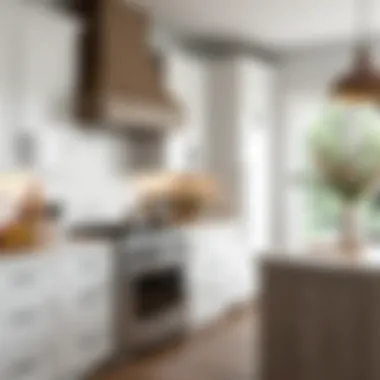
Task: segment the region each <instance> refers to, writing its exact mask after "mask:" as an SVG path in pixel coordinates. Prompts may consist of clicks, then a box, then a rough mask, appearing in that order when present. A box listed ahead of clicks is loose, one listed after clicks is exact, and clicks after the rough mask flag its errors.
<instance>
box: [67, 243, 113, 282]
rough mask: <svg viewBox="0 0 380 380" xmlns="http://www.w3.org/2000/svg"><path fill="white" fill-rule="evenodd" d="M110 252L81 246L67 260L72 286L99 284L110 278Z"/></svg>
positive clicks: (100, 248) (105, 248)
mask: <svg viewBox="0 0 380 380" xmlns="http://www.w3.org/2000/svg"><path fill="white" fill-rule="evenodd" d="M110 255H111V251H110V249H108V248H107V247H103V246H100V247H98V246H96V245H94V246H92V245H89V246H83V247H82V248H78V249H77V251H76V252H75V253H70V255H69V257H68V259H67V270H68V275H69V276H70V279H71V280H72V285H73V286H82V285H88V284H96V283H101V282H104V281H106V280H110V278H111V256H110Z"/></svg>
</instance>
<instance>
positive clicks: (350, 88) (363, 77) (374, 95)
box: [331, 46, 380, 103]
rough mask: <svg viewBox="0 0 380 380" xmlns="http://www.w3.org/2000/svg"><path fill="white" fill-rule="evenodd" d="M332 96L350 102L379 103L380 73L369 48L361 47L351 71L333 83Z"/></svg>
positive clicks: (358, 49)
mask: <svg viewBox="0 0 380 380" xmlns="http://www.w3.org/2000/svg"><path fill="white" fill-rule="evenodd" d="M331 92H332V95H333V97H335V98H339V99H342V100H345V101H348V102H354V103H356V102H377V101H378V100H379V99H380V73H379V72H378V71H377V70H376V68H375V65H374V63H373V60H372V56H371V51H370V48H369V47H368V46H359V47H358V48H357V51H356V57H355V59H354V64H353V67H352V68H351V70H350V71H349V72H348V73H346V74H345V75H343V76H342V77H341V78H338V80H337V81H336V82H335V83H333V85H332V89H331Z"/></svg>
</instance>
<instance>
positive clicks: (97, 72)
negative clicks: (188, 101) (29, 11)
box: [71, 0, 180, 129]
mask: <svg viewBox="0 0 380 380" xmlns="http://www.w3.org/2000/svg"><path fill="white" fill-rule="evenodd" d="M71 11H73V12H76V14H77V15H79V16H80V17H82V18H83V20H84V23H85V27H84V32H83V36H82V41H81V70H80V76H79V80H80V86H79V92H78V113H79V116H80V117H81V118H82V119H85V120H88V121H96V122H105V123H107V124H111V125H116V126H121V127H123V128H128V127H133V128H136V127H140V126H143V127H145V128H146V127H149V128H155V129H157V128H158V129H162V128H168V127H170V126H173V125H176V124H178V122H179V120H180V112H179V107H178V105H177V103H176V102H175V101H174V99H173V97H172V96H171V94H169V92H168V90H167V89H166V88H165V85H164V83H163V72H162V70H161V62H160V59H159V57H158V56H157V55H156V54H155V53H154V51H152V48H151V46H150V44H149V26H150V25H149V17H148V15H147V14H146V13H145V12H144V11H143V10H142V9H140V8H137V7H136V6H134V5H132V4H131V3H129V2H128V1H126V0H87V1H86V0H78V1H73V2H72V7H71Z"/></svg>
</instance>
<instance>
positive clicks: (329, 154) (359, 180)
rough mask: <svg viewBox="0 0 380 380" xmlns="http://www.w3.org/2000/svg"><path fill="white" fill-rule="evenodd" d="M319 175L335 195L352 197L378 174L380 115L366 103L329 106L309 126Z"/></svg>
mask: <svg viewBox="0 0 380 380" xmlns="http://www.w3.org/2000/svg"><path fill="white" fill-rule="evenodd" d="M309 141H310V147H311V153H312V156H313V158H314V161H315V164H316V168H317V172H318V174H319V177H320V178H319V179H320V180H322V182H323V183H324V184H326V185H327V186H328V187H329V188H331V190H333V191H334V192H335V193H336V194H337V195H338V196H339V197H342V198H343V199H345V200H346V201H355V200H358V198H360V197H361V196H363V195H364V194H365V193H366V192H367V191H369V190H370V189H372V188H373V186H374V185H376V184H377V181H378V178H379V174H380V117H379V115H378V113H377V112H376V110H374V109H373V108H370V107H360V108H348V107H344V106H332V107H330V108H329V109H328V110H327V111H326V112H325V113H324V114H323V115H322V117H321V119H320V120H319V121H318V122H317V123H316V125H315V126H314V127H313V128H312V129H311V133H310V136H309Z"/></svg>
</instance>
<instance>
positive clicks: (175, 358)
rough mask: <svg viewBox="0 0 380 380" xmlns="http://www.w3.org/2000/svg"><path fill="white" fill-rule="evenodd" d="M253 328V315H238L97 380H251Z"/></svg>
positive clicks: (250, 313) (246, 313) (244, 313)
mask: <svg viewBox="0 0 380 380" xmlns="http://www.w3.org/2000/svg"><path fill="white" fill-rule="evenodd" d="M253 324H254V316H253V313H252V312H250V311H245V312H243V313H239V314H238V315H237V316H234V317H231V318H230V319H229V320H228V321H225V322H222V323H219V324H218V326H215V327H213V328H210V329H207V330H206V331H204V332H202V333H199V334H197V335H195V336H194V337H193V338H189V339H188V340H186V341H185V342H183V343H181V344H179V345H178V347H175V348H171V349H169V350H166V351H164V352H160V353H158V354H157V353H156V354H155V355H154V356H151V357H146V358H144V359H141V360H140V361H139V362H136V363H134V364H129V365H127V366H125V368H120V369H118V370H114V371H112V373H109V374H103V375H102V376H100V377H97V378H96V380H252V379H253V365H252V361H253V360H252V359H253V357H254V356H255V355H254V352H253V351H254V347H253V342H254V341H255V340H256V339H254V332H253V330H254V329H253Z"/></svg>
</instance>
